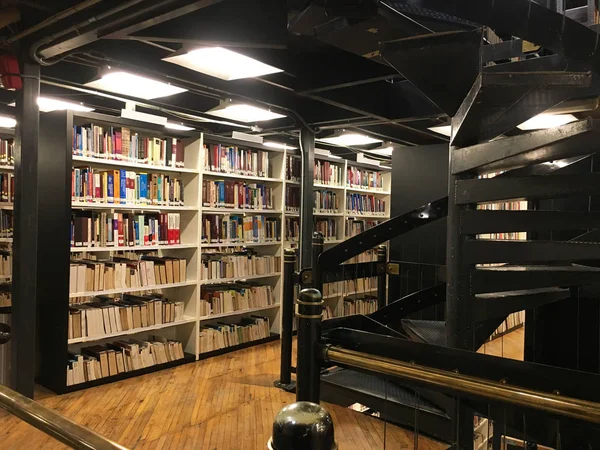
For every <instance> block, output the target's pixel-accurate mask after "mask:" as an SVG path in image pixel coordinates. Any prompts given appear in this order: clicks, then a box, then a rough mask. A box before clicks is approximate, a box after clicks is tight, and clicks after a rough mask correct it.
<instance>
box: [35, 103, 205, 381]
mask: <svg viewBox="0 0 600 450" xmlns="http://www.w3.org/2000/svg"><path fill="white" fill-rule="evenodd" d="M90 124H92V125H93V126H99V127H102V128H103V130H105V131H108V129H109V128H110V127H113V128H114V129H115V130H117V129H118V130H119V132H120V130H122V129H128V130H130V132H131V134H132V135H133V134H134V133H136V134H138V135H139V137H147V138H156V139H178V140H180V141H181V146H179V145H178V146H177V148H178V149H179V151H180V152H181V149H184V164H185V166H184V167H175V164H173V165H172V166H169V167H165V166H164V164H162V163H159V162H155V163H154V164H156V165H152V164H149V163H139V162H131V161H126V160H120V159H119V160H118V159H108V158H107V157H100V155H96V156H89V155H85V156H84V155H81V154H74V153H79V152H74V150H73V148H74V142H75V141H74V135H75V134H76V133H75V132H74V128H73V126H90ZM40 145H47V146H51V147H52V150H53V154H54V155H55V157H54V158H53V159H52V161H45V162H40V163H47V164H49V165H50V167H49V168H48V170H50V171H51V172H52V173H53V174H54V176H55V177H54V179H48V180H45V183H46V184H45V187H46V189H45V190H44V191H48V192H47V194H48V195H47V196H46V198H40V216H41V217H44V218H45V219H47V229H48V231H47V233H48V234H47V235H45V236H40V238H41V240H40V242H41V244H40V245H41V246H43V247H45V250H46V251H45V252H44V253H49V254H51V255H52V257H51V258H49V259H48V262H50V261H54V264H52V265H50V264H49V266H48V267H47V272H48V277H47V278H44V279H43V280H42V284H43V285H44V286H47V287H48V289H47V292H48V295H47V298H44V299H43V301H42V302H41V303H40V305H39V309H40V315H39V317H40V319H39V328H38V329H39V342H40V350H41V351H40V370H39V381H40V382H41V383H42V384H43V385H45V386H46V387H48V388H50V389H52V390H53V391H55V392H57V393H64V392H70V391H74V390H79V389H85V388H88V387H92V386H97V385H100V384H104V383H109V382H112V381H117V380H121V379H124V378H130V377H135V376H138V375H141V374H145V373H150V372H154V371H157V370H160V369H164V368H167V367H173V366H176V365H179V364H183V363H186V362H190V361H195V360H197V358H198V327H199V320H198V319H199V316H198V301H199V289H200V287H199V286H200V285H199V259H200V255H199V252H200V249H199V231H200V228H199V226H200V222H199V194H200V172H199V170H198V161H199V156H200V150H201V146H202V137H201V134H200V133H197V132H196V133H194V132H192V133H189V132H188V133H184V132H177V131H172V130H167V129H165V128H164V127H160V126H157V125H153V124H149V123H145V122H137V121H133V120H128V119H123V118H119V117H114V116H108V115H103V114H98V113H88V112H85V113H84V112H73V111H60V112H53V113H47V114H42V115H41V116H40ZM75 168H85V169H88V170H93V171H95V172H98V173H100V172H102V171H110V172H112V171H118V173H120V172H121V171H130V172H136V173H138V174H146V176H148V177H149V178H150V177H152V176H153V175H155V174H156V175H160V174H163V175H165V176H170V177H172V178H177V179H178V180H180V181H181V182H182V184H183V186H184V191H185V195H184V201H183V204H181V202H179V204H178V205H177V206H173V205H169V206H166V205H165V203H166V202H161V203H159V204H141V202H136V201H135V200H132V199H130V198H129V197H126V200H125V199H121V200H120V201H118V202H116V203H115V202H114V201H113V202H112V203H104V202H95V199H87V198H84V199H81V200H83V201H75V200H74V199H73V198H72V192H71V185H72V181H74V180H72V177H73V178H74V175H72V173H75ZM113 173H114V172H113ZM115 177H116V175H115ZM122 179H123V178H121V180H122ZM121 184H122V183H121ZM134 186H135V185H132V187H131V188H132V190H135V187H134ZM137 188H138V189H139V190H141V187H140V186H137ZM109 189H110V188H109ZM44 191H43V192H44ZM105 195H106V194H105ZM132 195H134V194H132ZM163 212H165V213H171V214H172V215H173V216H174V215H177V214H178V219H179V226H178V229H179V240H180V243H179V244H177V245H168V244H169V241H166V242H164V241H163V242H162V245H160V244H158V243H156V242H155V243H154V245H143V243H141V242H138V243H136V245H132V246H123V245H122V244H121V245H119V244H120V243H119V242H117V240H116V239H115V241H113V244H114V245H112V246H111V245H101V244H102V243H97V244H98V246H94V245H93V244H92V245H87V241H86V243H85V245H83V246H81V245H80V246H74V244H77V243H75V242H72V241H71V239H72V235H71V220H72V216H73V215H78V214H81V215H89V216H91V214H94V213H95V214H101V213H104V214H107V215H108V214H111V215H112V214H152V215H153V216H157V215H158V214H160V213H163ZM117 217H118V216H117ZM132 226H133V225H132ZM44 233H46V231H44ZM140 235H143V233H140V234H139V235H138V237H139V236H140ZM73 239H74V238H73ZM142 239H143V238H142ZM74 240H75V239H74ZM171 242H173V241H171ZM78 243H79V242H78ZM79 244H80V243H79ZM137 244H140V245H137ZM149 251H151V252H152V254H153V255H158V256H161V257H163V256H164V257H174V258H178V259H185V260H186V268H185V272H186V273H185V274H182V273H181V272H182V271H183V269H182V270H181V272H180V278H181V277H182V276H184V275H185V279H180V280H179V281H178V282H171V283H162V284H155V285H146V286H144V287H120V288H113V289H105V290H102V291H98V290H93V291H90V290H85V289H84V290H83V291H79V290H78V289H76V292H70V291H72V290H73V289H72V285H70V281H69V280H70V265H69V264H68V261H69V260H72V261H74V262H76V261H78V260H80V259H86V260H94V259H97V260H108V259H109V258H110V257H112V256H115V255H119V254H121V253H120V252H126V253H127V254H128V255H137V254H144V252H149ZM74 258H75V259H74ZM157 283H158V282H157ZM128 292H129V293H133V292H135V293H138V292H139V293H150V292H154V293H160V294H163V295H164V296H165V297H166V298H168V299H169V300H170V301H174V302H180V303H183V314H182V315H180V316H179V320H177V321H174V322H169V323H161V324H158V325H151V326H146V327H143V328H142V327H137V328H133V329H128V330H126V331H119V332H111V333H107V334H103V335H102V336H100V337H97V336H96V337H91V336H84V337H74V338H73V337H72V338H70V339H69V335H70V333H69V311H70V308H71V306H72V303H73V302H77V303H79V304H80V305H83V307H85V303H86V302H88V301H89V300H90V299H91V298H92V297H93V296H96V295H111V294H124V293H128ZM113 329H114V326H113ZM151 336H160V337H161V338H165V339H168V340H174V341H178V342H181V343H182V347H183V350H184V357H183V358H180V359H175V360H173V361H170V362H166V363H162V364H156V365H152V366H149V367H145V368H141V369H137V370H131V371H128V372H126V371H122V370H119V373H117V374H113V375H111V376H105V377H103V378H99V379H96V380H93V381H87V382H78V383H77V384H72V385H67V364H68V362H69V358H70V357H69V354H77V353H79V352H80V350H81V348H82V347H90V346H95V345H102V344H108V343H112V342H115V341H119V340H127V339H130V338H134V339H136V340H139V341H145V340H148V339H149V338H150V337H151Z"/></svg>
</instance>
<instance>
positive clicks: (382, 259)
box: [377, 245, 387, 309]
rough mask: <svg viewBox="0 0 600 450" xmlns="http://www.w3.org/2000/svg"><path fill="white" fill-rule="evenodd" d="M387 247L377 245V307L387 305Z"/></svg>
mask: <svg viewBox="0 0 600 450" xmlns="http://www.w3.org/2000/svg"><path fill="white" fill-rule="evenodd" d="M386 264H387V247H386V246H385V245H380V246H379V247H377V309H381V308H383V307H385V305H387V272H386Z"/></svg>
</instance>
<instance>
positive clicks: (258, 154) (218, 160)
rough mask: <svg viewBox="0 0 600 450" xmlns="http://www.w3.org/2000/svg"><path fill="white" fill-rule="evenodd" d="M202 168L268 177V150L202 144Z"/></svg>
mask: <svg viewBox="0 0 600 450" xmlns="http://www.w3.org/2000/svg"><path fill="white" fill-rule="evenodd" d="M203 153H204V155H203V162H204V170H205V171H210V172H221V173H232V174H237V175H249V176H253V177H265V178H266V177H269V176H270V173H271V163H270V161H269V152H265V151H262V150H252V149H242V148H239V147H233V146H226V145H221V144H210V145H204V152H203Z"/></svg>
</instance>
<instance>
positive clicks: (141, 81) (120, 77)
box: [85, 71, 187, 100]
mask: <svg viewBox="0 0 600 450" xmlns="http://www.w3.org/2000/svg"><path fill="white" fill-rule="evenodd" d="M85 86H88V87H91V88H94V89H101V90H104V91H109V92H115V93H117V94H122V95H128V96H130V97H138V98H143V99H144V100H152V99H154V98H159V97H167V96H169V95H175V94H179V93H181V92H186V91H187V89H183V88H180V87H177V86H173V85H171V84H168V83H163V82H162V81H156V80H152V79H150V78H146V77H142V76H140V75H134V74H132V73H128V72H119V71H114V72H113V71H111V72H107V73H106V74H104V75H103V76H102V77H101V78H100V79H98V80H94V81H90V82H89V83H86V84H85Z"/></svg>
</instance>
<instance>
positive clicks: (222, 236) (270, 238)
mask: <svg viewBox="0 0 600 450" xmlns="http://www.w3.org/2000/svg"><path fill="white" fill-rule="evenodd" d="M201 239H202V243H205V244H251V243H255V244H257V243H268V242H270V243H278V242H280V241H281V219H279V218H278V217H271V216H260V215H259V216H242V215H237V214H233V215H224V216H223V215H217V214H203V220H202V238H201Z"/></svg>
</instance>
